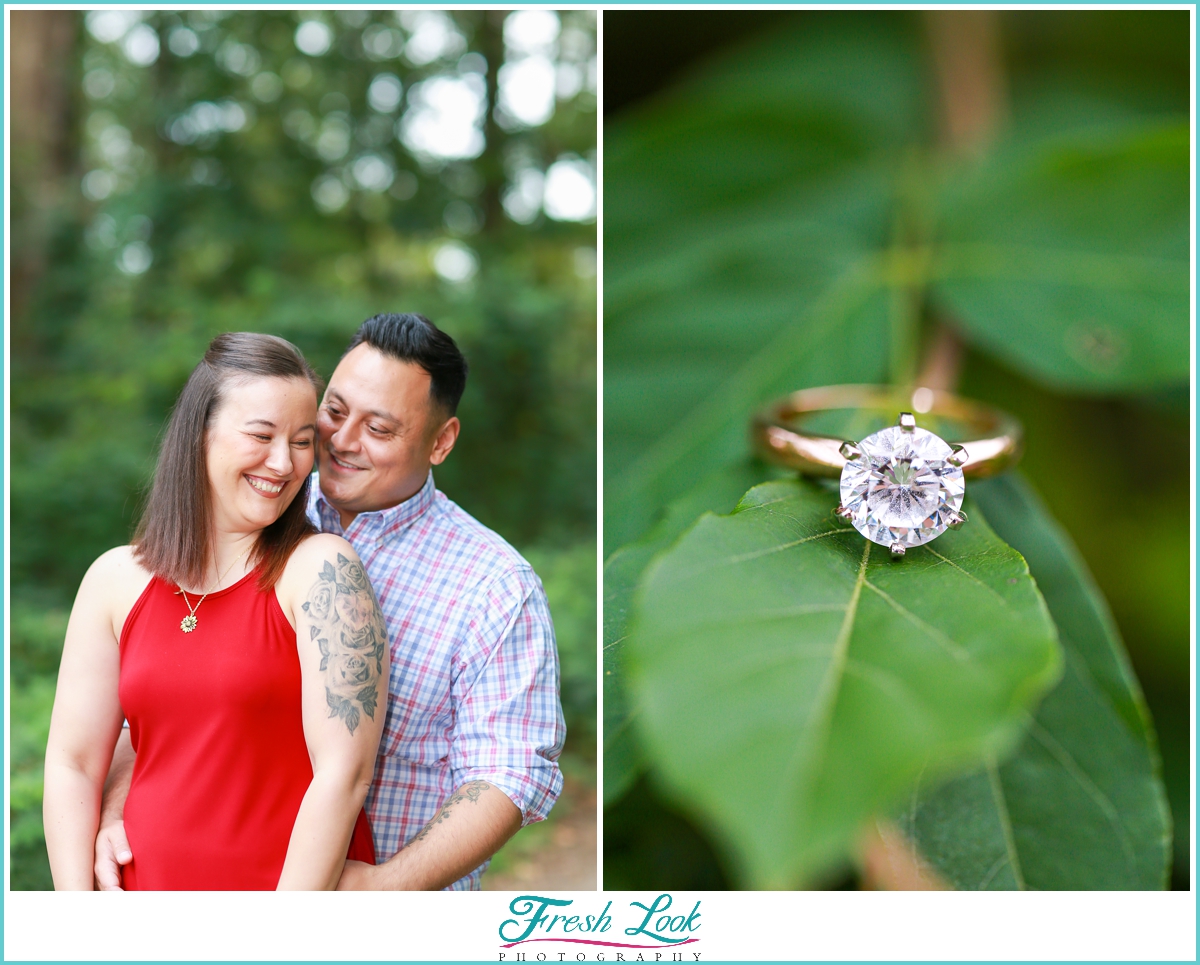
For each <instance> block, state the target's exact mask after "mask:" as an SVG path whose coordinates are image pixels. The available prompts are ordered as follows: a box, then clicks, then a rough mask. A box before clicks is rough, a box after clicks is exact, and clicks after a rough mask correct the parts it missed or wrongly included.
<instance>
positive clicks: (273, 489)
mask: <svg viewBox="0 0 1200 965" xmlns="http://www.w3.org/2000/svg"><path fill="white" fill-rule="evenodd" d="M243 478H244V479H245V480H246V482H248V483H249V484H250V486H251V487H252V488H253V489H254V491H255V492H256V493H259V494H260V495H262V496H266V497H267V498H268V499H275V498H276V497H278V496H279V494H280V493H282V492H283V488H284V486H286V485H287V484H288V483H289V482H290V481H291V480H288V479H280V480H279V481H278V482H276V481H274V480H271V479H267V478H265V477H263V476H251V475H250V474H249V473H245V474H244V475H243Z"/></svg>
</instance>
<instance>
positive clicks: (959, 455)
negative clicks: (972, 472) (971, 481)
mask: <svg viewBox="0 0 1200 965" xmlns="http://www.w3.org/2000/svg"><path fill="white" fill-rule="evenodd" d="M969 458H970V456H969V455H967V450H966V449H964V448H963V447H962V446H951V447H950V456H949V458H947V459H946V462H948V463H950V465H952V466H960V467H961V466H963V465H965V464H966V461H967V460H968V459H969Z"/></svg>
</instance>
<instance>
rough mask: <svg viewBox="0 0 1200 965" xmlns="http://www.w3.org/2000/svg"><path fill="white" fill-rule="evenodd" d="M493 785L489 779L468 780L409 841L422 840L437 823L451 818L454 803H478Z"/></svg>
mask: <svg viewBox="0 0 1200 965" xmlns="http://www.w3.org/2000/svg"><path fill="white" fill-rule="evenodd" d="M489 787H491V785H490V784H489V783H488V782H487V781H468V782H467V783H466V784H464V785H463V786H462V787H460V788H459V789H458V790H457V791H455V792H454V793H453V794H451V795H450V796H449V797H448V798H446V803H445V804H443V805H442V809H441V810H440V811H438V813H437V814H436V815H435V816H434V818H433V820H432V821H430V822H429V823H428V824H427V825H425V827H423V828H421V830H420V831H418V832H417V834H416V837H414V838H413V839H412V841H410V842H409V844H412V843H413V841H420V840H422V839H423V838H424V837H425V836H426V835H428V834H429V832H430V831H431V830H432V829H433V826H434V825H435V824H441V823H442V822H443V821H448V820H450V815H451V814H452V813H453V808H454V805H456V804H461V803H462V802H463V801H470V802H471V803H472V804H477V803H478V802H479V798H480V797H481V796H482V795H483V792H484V791H486V790H487V789H488V788H489Z"/></svg>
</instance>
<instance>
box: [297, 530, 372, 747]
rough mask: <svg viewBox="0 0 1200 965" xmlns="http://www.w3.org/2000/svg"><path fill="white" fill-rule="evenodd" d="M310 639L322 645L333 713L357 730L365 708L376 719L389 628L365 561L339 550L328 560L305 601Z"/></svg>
mask: <svg viewBox="0 0 1200 965" xmlns="http://www.w3.org/2000/svg"><path fill="white" fill-rule="evenodd" d="M303 609H304V612H305V613H306V614H308V633H309V639H311V640H316V641H317V646H318V647H319V648H320V650H321V670H322V671H323V672H324V674H325V699H326V701H327V702H328V704H329V716H330V717H340V718H341V719H342V720H343V721H345V723H346V726H347V727H348V728H349V729H350V733H351V734H353V733H354V731H355V729H356V728H357V727H358V724H359V721H360V720H361V719H362V718H361V714H366V715H367V716H368V717H370V718H371V720H374V719H375V706H376V704H377V703H378V702H379V678H380V676H381V675H382V674H383V655H384V653H386V652H387V651H386V647H387V629H386V627H385V626H384V623H383V614H382V613H380V612H379V604H378V603H377V602H376V601H375V593H374V591H373V590H372V589H371V584H370V583H369V582H367V575H366V574H365V573H364V572H363V568H362V566H361V565H360V564H359V563H357V562H356V561H353V560H348V559H346V557H344V556H343V555H342V554H341V553H338V555H337V569H336V570H335V569H334V568H333V566H332V565H331V564H330V562H329V561H328V560H326V561H325V565H324V566H323V567H322V568H321V572H320V574H319V575H318V577H317V582H316V583H314V584H313V585H312V588H311V589H310V590H309V591H308V601H307V602H306V603H305V604H304V605H303Z"/></svg>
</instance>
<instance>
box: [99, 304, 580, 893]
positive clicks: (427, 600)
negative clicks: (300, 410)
mask: <svg viewBox="0 0 1200 965" xmlns="http://www.w3.org/2000/svg"><path fill="white" fill-rule="evenodd" d="M466 377H467V363H466V360H465V359H464V358H463V357H462V354H461V353H460V352H459V351H458V348H457V346H455V344H454V341H453V340H452V339H451V338H450V337H449V336H448V335H446V334H445V333H443V332H441V331H439V330H438V329H437V328H436V327H435V326H434V325H433V324H432V323H431V322H430V321H429V320H428V319H426V318H423V317H422V316H420V315H390V314H386V315H376V316H375V317H374V318H370V319H368V320H367V321H366V322H364V323H363V325H362V327H361V328H360V329H359V331H358V334H356V335H355V337H354V338H353V339H352V340H351V342H350V346H349V348H348V350H347V352H346V354H345V355H344V356H343V357H342V360H341V362H339V363H338V366H337V369H336V370H335V371H334V373H333V376H332V377H331V378H330V380H329V387H328V389H327V390H326V392H325V398H324V400H323V401H322V403H321V409H320V414H319V416H318V429H319V435H320V445H319V446H318V470H319V482H320V485H319V487H318V486H317V485H313V486H311V487H310V494H309V517H310V519H311V520H312V522H313V523H314V524H315V525H317V526H318V528H320V529H321V530H322V532H327V533H336V534H338V535H339V536H343V537H345V538H346V539H347V540H349V542H350V544H351V545H352V546H353V547H354V549H355V551H356V552H357V553H358V555H359V557H360V558H361V559H362V561H363V564H364V565H365V566H366V569H367V573H368V575H369V577H370V579H371V584H372V586H373V587H374V589H375V593H376V596H377V597H378V598H379V605H380V607H381V609H382V610H383V614H384V618H385V619H386V620H387V625H388V635H389V637H390V638H391V647H392V658H391V682H390V688H389V690H390V693H389V702H388V714H387V720H386V723H385V726H384V733H383V739H382V741H381V743H380V747H379V758H378V760H377V761H376V764H375V776H374V780H373V782H372V785H371V790H370V793H369V794H368V796H367V804H366V807H367V815H368V817H369V818H370V820H371V830H372V832H373V836H374V843H375V852H376V855H377V856H378V859H379V860H380V862H381V863H380V864H379V865H375V866H372V865H366V864H361V863H359V862H354V861H350V862H347V864H346V869H345V871H344V872H343V874H342V879H341V882H340V883H339V885H338V887H339V889H343V890H345V889H355V890H361V889H369V890H415V889H431V888H447V889H450V890H474V889H478V888H479V886H480V878H481V876H482V875H483V872H484V870H485V869H486V868H487V862H488V860H489V859H490V857H491V856H492V855H493V854H494V853H495V852H496V851H497V850H498V849H499V848H500V846H501V845H503V844H504V842H505V841H507V840H508V839H509V838H510V837H511V836H512V835H513V834H514V833H515V832H516V831H517V829H518V828H520V827H521V826H522V825H523V824H527V823H529V822H532V821H541V820H543V819H544V818H545V817H546V815H547V814H548V813H549V811H550V808H551V807H552V806H553V804H554V802H555V800H556V799H557V798H558V794H559V792H560V791H561V790H562V774H561V772H560V771H559V769H558V764H557V760H558V755H559V753H560V751H561V750H562V745H563V739H564V737H565V734H566V726H565V724H564V722H563V714H562V707H561V705H560V703H559V697H558V654H557V651H556V649H555V644H554V628H553V626H552V624H551V621H550V612H549V610H548V608H547V606H546V597H545V593H544V592H543V590H542V585H541V582H540V581H539V580H538V578H537V576H536V575H535V574H534V572H533V570H532V569H531V568H530V566H529V564H528V563H526V562H525V560H524V559H522V558H521V556H520V555H519V554H518V553H517V552H516V551H515V550H514V549H513V548H512V547H511V546H509V545H508V544H507V543H506V542H505V541H504V540H503V539H501V538H500V537H499V536H497V535H496V534H495V533H493V532H492V531H491V530H489V529H487V528H486V527H485V526H483V525H482V524H481V523H479V522H478V521H476V520H475V519H473V518H472V517H471V516H469V515H467V513H465V512H463V510H461V509H460V508H459V507H458V506H456V505H455V504H454V503H453V502H451V501H450V500H449V499H447V498H446V497H445V496H444V495H442V494H441V493H440V492H438V491H437V489H435V488H434V484H433V474H432V471H431V467H432V466H436V465H439V464H440V463H441V462H442V461H443V460H444V459H445V458H446V456H447V455H449V453H450V450H451V449H453V448H454V443H455V441H456V440H457V438H458V431H459V421H458V419H457V418H456V417H455V415H454V412H455V409H456V407H457V405H458V400H459V398H460V397H461V396H462V392H463V388H464V387H465V385H466ZM315 482H316V480H314V483H315ZM123 745H128V740H127V738H122V742H121V744H119V745H118V753H117V757H116V758H114V765H113V771H112V772H110V779H109V784H110V785H114V786H116V787H118V788H120V785H121V784H122V783H123V784H124V788H127V787H128V774H124V775H122V774H120V773H119V771H120V770H121V768H122V767H123V766H124V767H128V770H129V771H131V770H132V748H128V749H127V753H123V750H122V747H123ZM122 758H127V759H122ZM121 777H123V778H124V780H123V781H122V780H121ZM124 788H120V789H121V790H124ZM123 800H124V795H123V794H121V793H119V792H118V793H116V794H106V798H105V805H104V808H103V813H102V815H101V829H100V833H99V835H98V837H97V845H96V878H97V882H98V883H99V884H100V886H101V887H105V888H112V887H119V870H118V865H119V864H125V863H127V862H128V861H129V860H130V857H131V856H130V854H129V848H128V844H127V843H126V841H125V838H124V832H123V828H122V826H121V822H120V808H121V805H122V804H123ZM385 859H386V860H385Z"/></svg>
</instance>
